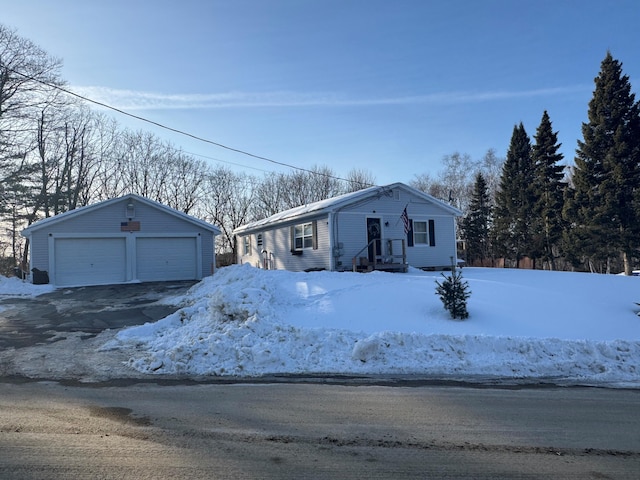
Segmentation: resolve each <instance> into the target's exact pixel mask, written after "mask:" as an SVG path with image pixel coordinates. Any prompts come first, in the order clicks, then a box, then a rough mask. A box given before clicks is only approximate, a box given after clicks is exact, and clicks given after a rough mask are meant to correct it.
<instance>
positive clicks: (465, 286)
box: [436, 263, 471, 319]
mask: <svg viewBox="0 0 640 480" xmlns="http://www.w3.org/2000/svg"><path fill="white" fill-rule="evenodd" d="M451 270H452V271H451V275H449V276H447V275H445V274H444V273H443V274H442V276H443V277H444V280H443V281H442V283H440V282H439V281H437V280H436V285H437V286H436V294H437V295H439V296H440V300H442V304H443V305H444V308H445V309H446V310H447V311H448V312H449V314H450V315H451V318H453V319H456V318H460V319H465V318H469V312H468V310H467V300H468V299H469V297H470V296H471V292H470V291H469V283H468V282H466V281H464V280H463V279H462V271H461V270H456V266H455V263H453V264H452V269H451Z"/></svg>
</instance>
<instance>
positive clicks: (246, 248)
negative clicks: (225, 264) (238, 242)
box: [242, 235, 251, 255]
mask: <svg viewBox="0 0 640 480" xmlns="http://www.w3.org/2000/svg"><path fill="white" fill-rule="evenodd" d="M243 242H244V243H243V250H242V251H243V254H244V255H251V237H249V235H247V236H246V237H244V238H243Z"/></svg>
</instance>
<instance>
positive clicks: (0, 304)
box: [0, 281, 195, 351]
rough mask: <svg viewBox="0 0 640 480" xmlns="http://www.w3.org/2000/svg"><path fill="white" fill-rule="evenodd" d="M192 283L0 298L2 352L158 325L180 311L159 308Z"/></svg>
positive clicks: (58, 291) (143, 285)
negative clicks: (75, 336)
mask: <svg viewBox="0 0 640 480" xmlns="http://www.w3.org/2000/svg"><path fill="white" fill-rule="evenodd" d="M194 284H195V282H194V281H187V282H151V283H135V284H125V285H103V286H96V287H77V288H61V289H58V290H55V291H54V292H51V293H46V294H43V295H40V296H38V297H29V298H21V297H13V298H4V299H1V298H0V351H2V350H6V349H8V348H11V347H13V348H23V347H30V346H35V345H41V344H46V343H49V342H51V341H52V339H54V338H56V339H60V338H63V336H61V335H60V334H61V333H64V332H83V333H84V334H86V337H87V338H89V337H92V336H95V335H97V334H98V333H100V332H102V331H103V330H107V329H119V328H122V327H127V326H131V325H142V324H144V323H146V322H151V321H156V320H159V319H161V318H164V317H166V316H167V315H169V314H171V313H173V312H175V311H176V310H178V306H175V305H170V304H166V303H162V302H159V301H160V300H162V299H166V298H167V297H173V296H178V295H182V294H184V293H185V292H186V291H187V290H188V289H189V288H190V287H191V286H192V285H194Z"/></svg>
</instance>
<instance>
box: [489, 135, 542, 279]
mask: <svg viewBox="0 0 640 480" xmlns="http://www.w3.org/2000/svg"><path fill="white" fill-rule="evenodd" d="M533 181H534V168H533V162H532V159H531V140H530V139H529V135H527V132H526V130H525V129H524V125H523V124H522V122H521V123H520V125H516V126H515V127H514V128H513V135H512V136H511V143H510V145H509V151H508V152H507V158H506V160H505V162H504V165H503V167H502V175H501V177H500V187H499V189H498V192H497V194H496V205H495V214H494V231H493V237H494V239H495V240H494V241H495V242H496V245H495V247H496V253H497V254H498V255H502V256H504V257H507V258H512V259H514V260H515V262H516V267H518V266H519V263H520V259H521V258H522V257H525V256H533V253H534V247H533V225H532V222H533V211H534V206H535V196H534V186H533V183H534V182H533Z"/></svg>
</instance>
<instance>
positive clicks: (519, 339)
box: [103, 265, 640, 385]
mask: <svg viewBox="0 0 640 480" xmlns="http://www.w3.org/2000/svg"><path fill="white" fill-rule="evenodd" d="M463 276H464V279H465V280H466V281H468V282H469V285H470V289H471V292H472V294H471V298H470V299H469V303H468V309H469V313H470V318H469V319H468V320H464V321H459V320H451V319H450V318H449V317H448V313H447V312H446V311H445V310H444V309H443V307H442V303H441V302H440V299H439V298H438V297H437V295H436V294H435V280H437V279H439V278H441V277H440V274H439V273H434V272H422V271H418V270H411V271H410V272H409V273H407V274H392V273H381V272H380V273H371V274H356V273H335V272H312V273H292V272H284V271H264V270H259V269H256V268H253V267H250V266H247V265H245V266H232V267H226V268H222V269H220V270H218V272H217V273H216V274H215V275H214V276H213V277H210V278H207V279H205V280H203V281H202V282H200V283H199V284H197V285H195V286H194V287H193V288H192V289H191V290H190V291H189V292H188V294H187V295H186V296H185V297H184V298H183V299H182V305H184V307H183V308H182V309H181V310H179V311H178V312H176V313H174V314H173V315H170V316H169V317H167V318H165V319H163V320H160V321H159V322H155V323H148V324H145V325H142V326H138V327H132V328H128V329H125V330H122V331H121V332H119V333H118V334H117V335H116V337H115V339H114V340H112V341H110V342H108V343H107V344H105V345H104V346H103V350H112V349H129V348H131V347H132V346H135V348H136V352H137V353H136V355H135V356H134V357H132V358H131V359H130V360H129V361H128V365H129V366H130V367H132V368H134V369H136V370H138V371H140V372H143V373H161V374H182V375H235V376H259V375H265V374H272V373H292V374H299V373H310V374H311V373H333V374H421V375H435V376H438V375H447V376H467V375H469V376H471V375H482V376H497V377H505V378H540V377H544V378H549V377H553V378H558V377H560V378H563V379H574V380H577V381H581V382H597V383H602V382H605V383H609V384H611V383H617V384H627V385H629V384H631V385H638V384H639V380H640V376H639V372H638V371H637V368H638V367H637V366H640V318H638V316H637V315H636V310H637V309H638V308H637V307H636V306H635V304H634V302H635V301H636V300H639V299H640V292H638V287H639V286H640V278H638V277H621V276H613V275H609V276H605V275H593V274H584V273H568V272H542V271H520V270H503V269H479V268H465V269H464V271H463Z"/></svg>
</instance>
